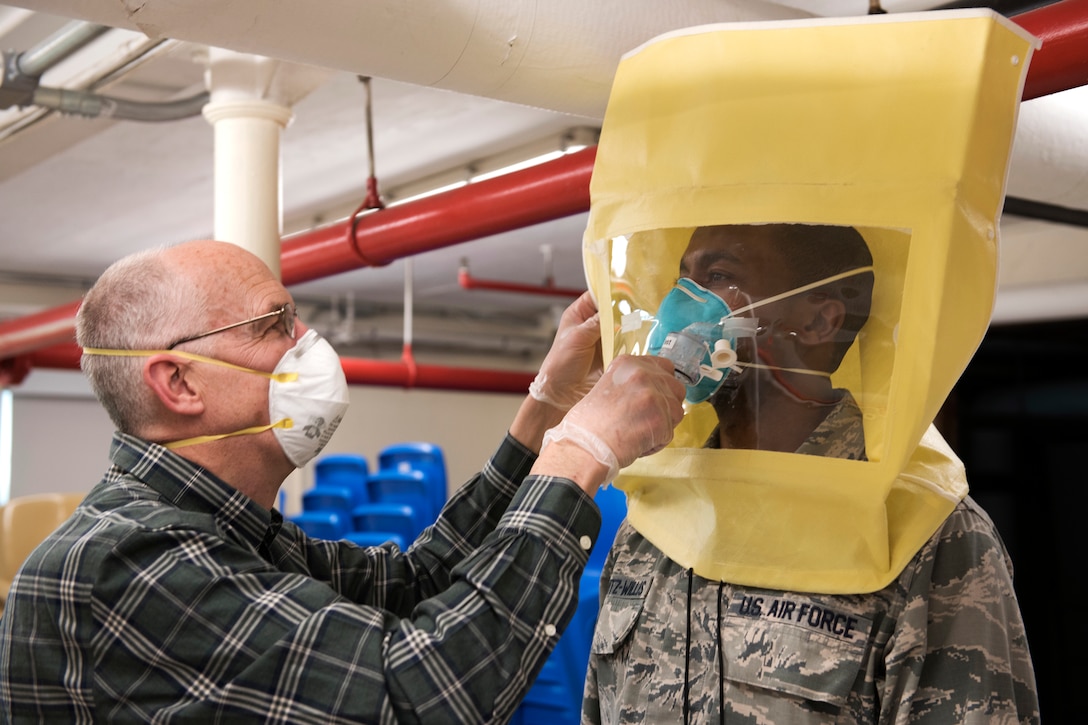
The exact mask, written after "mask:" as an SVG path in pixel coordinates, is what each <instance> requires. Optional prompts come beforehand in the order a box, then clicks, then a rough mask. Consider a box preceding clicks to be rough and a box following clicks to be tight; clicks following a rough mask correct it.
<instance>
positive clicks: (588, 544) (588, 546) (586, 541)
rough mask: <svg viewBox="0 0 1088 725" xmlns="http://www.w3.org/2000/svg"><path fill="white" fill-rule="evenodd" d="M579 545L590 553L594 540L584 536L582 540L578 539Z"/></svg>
mask: <svg viewBox="0 0 1088 725" xmlns="http://www.w3.org/2000/svg"><path fill="white" fill-rule="evenodd" d="M578 543H579V544H580V545H581V547H582V548H583V549H585V550H586V551H589V550H590V549H592V548H593V539H591V538H589V537H588V536H583V537H582V538H580V539H578Z"/></svg>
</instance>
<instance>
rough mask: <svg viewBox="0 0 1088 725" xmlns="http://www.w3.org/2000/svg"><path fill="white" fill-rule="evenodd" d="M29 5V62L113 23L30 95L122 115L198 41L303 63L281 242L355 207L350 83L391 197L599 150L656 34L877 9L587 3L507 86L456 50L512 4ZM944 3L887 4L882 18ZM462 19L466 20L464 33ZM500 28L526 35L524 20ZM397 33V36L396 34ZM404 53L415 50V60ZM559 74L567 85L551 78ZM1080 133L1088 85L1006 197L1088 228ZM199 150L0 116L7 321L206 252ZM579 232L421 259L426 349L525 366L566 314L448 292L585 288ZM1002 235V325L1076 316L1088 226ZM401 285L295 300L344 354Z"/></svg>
mask: <svg viewBox="0 0 1088 725" xmlns="http://www.w3.org/2000/svg"><path fill="white" fill-rule="evenodd" d="M25 5H26V6H27V7H32V8H33V10H30V9H24V8H22V7H16V6H0V48H2V49H5V50H15V51H19V50H26V49H29V48H32V47H34V46H35V45H36V44H38V43H40V42H41V41H42V40H43V39H44V38H46V37H47V36H49V35H50V33H53V32H54V31H56V30H57V29H58V28H61V27H62V26H64V24H65V23H67V22H69V21H70V20H71V19H78V20H83V21H89V22H93V23H98V24H103V25H108V26H111V27H114V28H117V29H116V30H111V31H109V32H108V33H106V34H104V35H102V36H101V37H100V38H98V39H97V40H95V41H94V42H93V43H91V44H90V45H88V46H87V47H86V48H84V49H83V50H81V51H80V52H79V53H77V54H75V55H73V56H72V57H71V58H69V59H68V60H66V61H64V62H63V63H61V64H59V65H57V66H56V67H55V68H53V69H52V70H51V71H50V72H49V73H47V74H46V76H45V77H43V80H42V83H43V85H54V86H63V87H67V88H91V89H94V90H95V91H96V92H99V93H108V94H109V95H114V96H120V97H124V98H130V99H133V100H146V101H166V100H174V99H178V98H184V97H186V96H190V95H192V94H194V93H197V92H200V91H201V90H203V89H204V83H205V77H204V72H205V71H204V64H203V62H204V59H205V58H206V56H207V48H208V46H222V47H229V48H231V49H233V50H238V51H243V52H252V53H259V54H261V55H266V56H270V57H274V58H282V59H283V60H284V61H285V62H290V63H291V65H292V67H297V68H298V69H299V72H297V73H296V74H295V77H297V78H299V79H301V80H300V81H299V86H298V88H297V89H296V92H295V95H296V96H297V102H295V103H294V104H293V111H294V118H293V121H292V123H291V124H290V126H289V127H288V128H287V129H286V131H285V132H284V133H283V137H282V196H283V215H284V227H285V232H287V233H291V232H295V231H299V230H303V229H306V228H310V227H313V226H319V225H322V224H326V223H329V222H331V221H333V220H335V219H338V218H342V217H344V216H346V215H347V214H349V213H350V212H351V211H352V210H353V209H354V208H355V207H356V206H357V205H358V203H359V201H360V200H361V199H362V198H363V197H364V196H365V193H366V178H367V176H368V163H369V157H368V153H367V143H366V97H367V96H366V87H365V86H364V85H363V83H361V82H360V80H359V77H358V76H359V74H366V75H370V76H373V80H372V81H371V85H370V92H371V97H372V103H373V134H374V136H373V141H374V164H375V171H376V175H377V177H378V179H379V184H380V188H381V189H382V191H383V192H384V193H385V195H386V196H387V198H392V197H393V196H395V195H396V194H397V193H401V194H402V195H403V194H404V193H407V191H406V190H407V189H409V188H410V187H411V186H412V185H413V184H415V183H417V182H419V181H420V180H423V179H427V178H432V179H439V178H440V177H441V175H442V174H443V173H445V172H450V173H453V172H454V171H455V170H458V169H464V168H465V167H467V166H468V165H470V164H474V163H476V164H478V163H479V162H480V161H481V160H484V159H489V158H492V157H496V156H502V155H503V154H507V155H509V156H512V157H513V156H517V155H518V154H519V153H521V154H523V155H532V153H535V151H537V150H539V148H540V146H541V144H544V143H551V144H554V145H556V146H558V144H559V143H560V138H561V136H562V135H563V134H564V132H565V131H567V130H569V129H582V130H583V131H584V130H586V129H588V130H589V133H590V134H591V133H592V130H593V129H595V128H596V127H597V126H598V125H599V118H600V115H601V112H602V111H603V103H604V99H605V98H606V97H607V86H608V82H609V78H610V76H609V73H610V69H609V64H611V68H614V64H615V62H617V61H618V57H619V54H620V53H622V52H624V51H625V50H627V49H629V48H631V47H634V46H635V45H637V44H638V43H639V42H641V41H642V40H645V39H647V38H649V37H652V36H653V35H656V34H658V33H659V32H662V31H664V30H668V29H671V28H674V27H682V26H684V25H690V24H695V23H697V22H706V21H707V20H715V19H716V20H724V21H729V20H744V19H760V18H772V17H799V16H803V15H808V14H814V15H828V16H832V15H835V16H837V15H849V14H857V15H861V14H864V13H865V12H866V11H867V10H868V2H867V1H866V0H839V1H837V2H835V1H831V0H794V1H792V2H788V3H786V2H784V3H781V4H774V3H764V2H759V0H743V1H742V2H726V1H725V0H721V1H720V2H714V0H701V1H691V0H689V1H688V2H683V3H676V4H670V8H671V9H670V10H669V11H665V10H663V9H662V7H661V4H660V3H657V2H649V1H648V0H647V1H646V2H631V3H625V12H626V13H627V15H628V17H625V18H624V22H623V23H621V24H619V25H620V27H617V23H614V22H612V23H610V22H608V20H609V13H610V12H611V14H612V15H614V12H612V11H609V10H608V8H607V7H604V8H600V9H597V10H594V9H592V8H590V9H587V8H586V7H583V6H586V5H594V7H596V6H597V5H601V6H608V5H609V4H608V3H600V4H586V3H575V2H566V1H564V2H560V3H556V7H554V8H552V10H551V11H550V12H553V13H567V14H568V15H569V16H570V22H568V23H567V24H565V25H564V24H557V23H555V22H554V18H553V19H551V22H547V21H548V20H549V19H542V18H533V19H532V20H533V21H534V23H535V24H532V27H531V28H530V29H531V30H532V31H533V35H532V37H533V39H534V41H536V45H535V46H532V45H530V47H529V48H528V49H527V50H523V51H521V52H522V53H523V56H522V57H521V58H519V59H518V61H519V63H518V64H517V65H518V68H519V70H518V71H517V72H513V71H505V70H504V71H501V73H496V72H495V71H494V69H493V68H490V67H489V66H488V65H487V64H486V63H485V62H483V61H482V60H479V59H473V58H472V57H471V56H472V55H473V49H474V48H477V47H478V46H477V45H474V44H471V43H470V44H468V45H458V43H457V42H455V41H456V40H457V38H456V36H457V34H458V33H461V32H466V33H469V34H471V33H473V32H475V33H476V34H477V35H481V34H483V31H482V30H481V28H483V29H485V30H486V29H487V27H488V26H487V23H483V22H481V18H486V17H491V16H493V15H502V14H511V13H514V10H512V9H511V8H515V9H517V10H519V11H520V12H521V13H522V14H524V12H525V9H524V8H522V7H521V6H522V4H521V3H509V2H499V0H495V1H494V2H487V1H485V0H480V1H478V2H470V1H469V0H458V1H456V2H448V3H442V4H436V3H426V4H423V3H421V4H419V5H418V8H426V9H428V11H434V12H440V16H437V17H436V16H434V14H433V13H431V14H421V15H418V16H416V15H415V14H414V13H415V12H416V10H413V9H406V8H417V6H416V5H410V6H405V5H404V4H403V3H402V2H392V1H390V2H377V1H376V2H372V3H370V4H364V5H365V9H364V10H360V4H359V3H357V2H348V1H347V0H343V1H337V2H329V3H323V4H322V8H323V11H322V16H321V17H315V16H314V10H313V8H314V5H313V4H312V3H306V2H295V3H278V4H277V5H276V8H277V11H276V13H272V12H271V11H269V12H257V10H256V9H255V8H256V7H257V6H261V7H267V6H266V5H263V4H261V3H257V4H256V5H254V4H253V3H250V2H242V3H230V4H223V3H219V2H216V1H213V0H200V1H197V0H192V1H191V2H188V3H181V4H178V3H173V4H170V3H156V2H149V3H145V4H144V5H143V6H142V9H140V10H139V11H137V10H134V9H131V8H130V4H128V3H124V2H114V3H84V2H80V1H79V0H44V1H39V2H29V1H28V2H26V3H25ZM936 6H937V3H932V2H929V3H925V2H909V1H906V0H904V1H902V2H895V1H893V0H884V2H883V7H884V9H886V10H887V11H889V12H906V11H917V10H927V9H932V8H934V7H936ZM469 11H471V13H475V15H474V16H473V17H471V18H466V17H464V16H465V15H466V13H468V12H469ZM394 13H400V14H401V15H402V16H403V15H407V17H399V18H398V17H396V16H394V15H393V14H394ZM351 18H354V22H348V20H349V19H351ZM390 18H391V19H390ZM511 22H513V23H514V24H515V25H518V26H519V27H521V26H523V25H526V24H528V23H529V21H528V20H527V19H525V18H521V17H518V18H514V19H513V20H511ZM299 28H304V30H302V31H301V32H300V31H299V30H298V29H299ZM390 28H395V29H397V30H396V33H395V35H397V36H398V37H390V36H391V34H394V33H393V31H391V30H390ZM560 31H563V32H560ZM523 32H528V30H523ZM423 33H426V34H427V37H421V35H422V34H423ZM549 33H550V35H549ZM446 41H448V42H446ZM410 43H416V44H423V46H424V47H425V49H426V52H417V49H416V48H413V47H411V45H410ZM447 45H448V46H449V47H445V46H447ZM527 45H529V44H527ZM591 50H592V52H591ZM483 53H484V51H482V50H481V51H479V52H478V53H477V54H478V55H482V54H483ZM451 54H452V55H451ZM530 55H531V56H532V57H529V56H530ZM590 56H592V57H590ZM136 59H138V60H136ZM130 61H131V62H130ZM126 62H128V65H127V66H126V68H125V70H124V71H123V72H119V73H116V74H113V75H110V76H107V77H106V78H105V79H100V78H99V77H98V76H99V75H101V74H102V72H103V70H102V69H104V68H109V67H117V66H119V65H122V64H123V63H126ZM549 64H550V65H549ZM556 68H561V69H562V71H561V72H558V73H557V72H551V71H553V70H554V69H556ZM572 77H574V78H578V79H579V80H578V82H577V83H575V82H572V81H571V80H570V79H571V78H572ZM1086 128H1088V89H1085V88H1080V89H1075V90H1073V91H1066V92H1063V93H1059V94H1055V95H1052V96H1048V97H1044V98H1040V99H1035V100H1032V101H1028V102H1025V103H1024V105H1023V106H1022V111H1021V129H1020V132H1019V133H1018V136H1017V141H1016V145H1015V146H1014V160H1013V165H1012V171H1011V173H1010V181H1009V189H1008V190H1009V195H1010V196H1014V197H1017V198H1021V199H1025V200H1031V201H1034V202H1041V203H1044V204H1046V205H1047V207H1046V208H1047V209H1049V208H1051V207H1053V206H1055V205H1056V206H1059V207H1063V208H1067V209H1071V210H1074V211H1079V212H1080V214H1081V215H1082V216H1083V215H1085V214H1088V163H1086V162H1085V160H1086V159H1088V133H1086V132H1085V131H1084V129H1086ZM1055 129H1058V130H1055ZM212 141H213V138H212V128H211V126H210V125H209V123H208V122H207V121H206V120H205V119H204V118H203V117H201V116H195V117H192V118H187V119H185V120H179V121H172V122H167V123H139V122H132V121H115V120H110V119H105V118H97V119H87V118H76V117H66V116H61V115H60V114H58V113H55V112H54V113H46V112H43V111H42V110H41V109H36V108H34V107H29V108H23V109H20V108H11V109H8V110H6V111H0V320H3V319H7V318H12V317H19V316H22V315H26V314H29V313H32V312H35V311H38V310H41V309H47V308H50V307H53V306H57V305H60V304H63V303H66V302H70V301H72V300H74V299H77V298H78V297H79V295H80V294H81V292H82V291H83V290H84V289H85V288H86V286H87V285H88V284H89V283H90V282H92V281H93V280H94V278H95V277H96V276H97V275H98V274H99V273H101V271H102V270H103V269H105V267H106V266H108V265H109V264H110V263H111V262H112V261H114V260H116V259H118V258H119V257H121V256H123V255H125V254H128V253H130V252H133V251H136V250H139V249H143V248H147V247H150V246H155V245H160V244H168V243H173V242H177V241H181V240H185V239H193V238H200V237H208V236H210V235H212V229H213V208H212V207H213V184H212V182H213V166H212V159H213V143H212ZM531 152H532V153H531ZM436 183H437V182H436ZM1074 218H1075V217H1074ZM584 224H585V215H584V214H578V215H574V216H571V217H568V218H565V219H562V220H559V221H554V222H549V223H546V224H542V225H538V226H535V227H531V228H527V229H523V230H520V231H518V232H512V233H507V234H503V235H499V236H496V237H490V238H486V239H481V240H477V241H472V242H468V243H465V244H461V245H457V246H455V247H450V248H447V249H444V250H439V251H435V252H428V253H426V254H423V255H419V256H417V257H414V258H412V261H411V274H412V280H413V299H414V304H415V311H416V314H417V315H419V317H420V319H421V321H422V324H424V325H426V324H427V323H426V320H427V319H428V318H433V319H435V320H439V322H437V323H435V324H433V325H432V326H431V327H432V330H433V335H434V339H435V342H436V344H440V343H442V342H443V340H444V341H445V342H446V343H449V342H450V340H449V339H447V338H451V337H452V338H458V337H460V338H461V339H467V338H468V337H472V336H477V337H494V338H496V339H498V338H502V339H505V340H507V342H504V343H503V344H502V345H501V346H499V347H492V348H490V350H491V352H494V351H496V350H499V348H500V347H501V348H502V349H509V350H512V351H514V352H524V351H534V350H538V349H539V345H541V344H545V343H546V341H547V336H548V334H549V333H550V320H552V319H553V315H554V313H555V311H556V310H557V309H558V308H561V306H562V305H563V304H565V300H564V299H562V298H558V297H557V298H548V297H541V296H538V295H513V294H506V293H499V292H487V291H467V290H464V289H461V288H460V287H459V286H458V283H457V271H458V267H459V265H460V263H461V261H462V260H463V259H467V261H468V263H469V266H470V268H471V271H472V273H473V274H474V275H476V276H480V277H485V278H493V279H502V280H509V281H512V282H522V283H527V284H539V283H541V282H543V280H544V277H545V275H546V273H547V272H548V271H550V272H551V273H552V275H553V278H554V282H555V284H556V285H557V286H560V287H584V281H583V275H582V266H581V251H580V246H581V234H582V229H583V227H584ZM1002 234H1003V242H1002V243H1003V245H1004V248H1003V252H1004V255H1005V256H1004V260H1003V267H1002V273H1001V274H1002V276H1001V291H1000V293H999V299H998V312H997V317H996V319H998V320H999V321H1000V320H1006V321H1013V320H1020V319H1054V318H1059V317H1084V316H1088V230H1086V229H1085V228H1084V227H1083V226H1078V225H1076V224H1065V223H1054V222H1053V221H1045V220H1041V219H1038V218H1031V217H1029V216H1013V215H1010V214H1008V213H1006V215H1005V218H1004V219H1003V222H1002ZM545 247H546V248H547V250H546V249H545ZM548 250H550V251H548ZM546 255H550V257H549V258H550V259H551V260H552V261H551V265H552V266H551V267H548V266H546V263H545V259H546ZM405 268H406V263H405V262H404V261H400V262H395V263H393V264H390V265H388V266H386V267H381V268H367V269H362V270H358V271H355V272H350V273H344V274H340V275H336V276H334V277H330V278H326V279H322V280H318V281H313V282H307V283H305V284H301V285H298V286H296V287H293V288H292V292H293V293H294V294H295V295H296V297H298V298H299V299H300V300H302V301H304V302H306V303H308V304H309V310H310V312H311V314H312V315H314V316H315V318H318V317H319V318H320V319H321V320H322V324H325V325H326V326H327V331H328V330H332V326H333V324H334V323H335V322H336V320H334V319H331V318H330V315H332V316H336V314H337V313H338V314H339V316H340V318H342V317H343V316H344V313H345V311H346V310H348V311H350V310H353V311H354V314H355V316H356V317H355V327H354V328H353V329H354V332H355V335H356V338H357V339H356V343H358V344H366V340H368V339H369V340H370V343H371V345H372V346H374V347H377V342H376V341H378V340H379V338H381V339H384V340H385V341H386V343H388V344H394V343H395V340H394V339H391V338H395V337H396V335H395V334H392V333H390V331H389V328H390V324H392V323H393V322H395V318H396V317H397V315H399V309H400V306H401V304H402V302H403V299H404V288H405V279H406V277H405ZM451 315H453V316H457V317H459V318H461V319H462V320H463V321H464V320H468V321H469V322H466V323H465V324H470V323H471V324H472V325H476V327H472V326H468V327H464V328H462V329H463V330H464V332H462V333H458V334H452V335H451V334H447V335H446V336H445V338H443V336H442V334H441V330H442V329H443V328H445V329H447V330H448V329H449V325H448V324H447V323H443V322H441V320H442V319H443V318H448V317H449V316H451ZM368 319H369V320H372V321H373V322H367V320H368ZM378 320H380V321H381V324H379V323H378V322H377V321H378ZM315 321H316V320H315ZM339 324H341V325H343V324H344V323H343V320H342V319H341V321H340V323H339ZM379 328H380V329H379ZM504 336H505V337H504ZM343 339H344V341H345V344H346V341H347V338H346V337H345V338H343ZM509 340H514V341H515V342H514V343H509ZM518 340H521V342H518Z"/></svg>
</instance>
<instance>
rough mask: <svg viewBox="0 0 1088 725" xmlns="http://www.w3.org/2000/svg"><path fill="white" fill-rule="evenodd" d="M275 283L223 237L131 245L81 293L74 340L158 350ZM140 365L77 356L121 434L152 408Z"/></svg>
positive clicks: (130, 360)
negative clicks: (134, 247) (137, 247)
mask: <svg viewBox="0 0 1088 725" xmlns="http://www.w3.org/2000/svg"><path fill="white" fill-rule="evenodd" d="M278 284H279V282H278V281H277V280H276V278H275V276H274V275H273V274H272V272H271V270H269V269H268V267H267V265H265V264H264V262H262V261H261V260H260V259H259V258H258V257H256V256H255V255H253V254H252V253H250V252H248V251H246V250H244V249H242V248H241V247H239V246H237V245H234V244H228V243H226V242H216V241H209V240H201V241H194V242H186V243H184V244H179V245H176V246H172V247H165V248H157V249H152V250H147V251H143V252H137V253H135V254H132V255H130V256H128V257H125V258H123V259H121V260H119V261H117V262H115V263H114V264H112V265H111V266H110V267H109V268H108V269H107V270H106V271H105V272H103V273H102V276H101V277H99V279H98V281H97V282H96V283H95V285H94V286H93V287H92V288H91V289H90V291H89V292H87V294H86V295H85V296H84V298H83V303H82V305H81V306H80V308H79V312H78V313H77V315H76V341H77V342H78V344H79V345H80V346H81V347H84V348H87V347H91V348H104V349H117V350H158V349H163V348H166V347H168V346H169V345H171V344H172V343H173V342H175V341H176V340H180V339H182V338H183V337H187V336H190V335H194V334H197V333H200V332H201V331H204V330H208V329H211V327H213V326H215V324H216V323H217V320H222V319H225V318H226V317H228V316H229V315H230V314H232V312H233V311H234V310H238V309H241V308H242V307H243V306H244V297H245V294H246V293H247V291H248V290H249V289H252V288H253V287H255V286H258V285H278ZM193 351H194V352H198V351H199V350H198V349H194V350H193ZM141 365H142V361H141V359H140V358H125V357H105V356H93V355H84V356H83V358H82V361H81V367H82V369H83V372H84V374H86V375H87V377H88V379H89V380H90V383H91V387H92V388H93V389H94V391H95V394H96V395H97V396H98V399H99V400H100V401H101V403H102V405H103V407H105V409H106V411H107V412H108V413H109V415H110V419H111V420H112V421H113V423H114V425H116V426H117V428H118V430H121V431H123V432H126V433H134V432H137V431H138V430H139V429H140V427H141V425H142V424H143V423H144V422H146V420H147V417H148V416H149V415H151V414H152V410H153V396H152V395H151V393H150V391H149V390H147V388H146V387H145V386H144V385H143V384H142V382H141Z"/></svg>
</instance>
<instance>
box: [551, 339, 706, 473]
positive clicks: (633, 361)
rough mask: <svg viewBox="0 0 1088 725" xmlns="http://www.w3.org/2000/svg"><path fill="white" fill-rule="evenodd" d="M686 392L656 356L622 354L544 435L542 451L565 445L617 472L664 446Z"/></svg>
mask: <svg viewBox="0 0 1088 725" xmlns="http://www.w3.org/2000/svg"><path fill="white" fill-rule="evenodd" d="M685 392H686V388H685V387H684V385H683V383H681V382H680V381H679V380H677V379H676V376H675V375H674V374H673V366H672V363H671V362H669V361H668V360H666V359H664V358H660V357H646V356H638V357H636V356H631V355H621V356H619V357H617V358H616V359H615V360H613V361H612V363H611V364H610V365H609V366H608V370H606V371H605V373H604V375H603V376H602V377H601V379H600V380H599V381H598V382H597V384H596V385H594V386H593V389H592V390H591V391H590V392H589V393H588V394H587V395H586V396H585V397H584V398H583V399H582V400H581V401H579V402H578V403H577V404H576V405H575V406H574V407H573V408H571V409H570V412H569V413H567V415H566V416H565V417H564V418H563V421H562V422H561V423H560V424H559V425H557V426H556V427H555V428H552V429H550V430H548V431H547V432H546V433H545V434H544V446H543V447H544V448H546V447H547V446H548V445H550V444H551V443H554V442H557V441H560V440H566V441H568V442H571V443H574V444H575V445H577V446H578V447H580V448H582V449H583V450H585V451H587V452H588V453H589V454H590V455H592V456H593V458H595V459H596V460H597V461H598V462H599V463H601V464H603V465H604V466H606V467H607V468H608V475H607V476H606V478H605V481H610V480H612V479H613V478H614V477H615V476H616V474H617V473H618V472H619V469H621V468H624V467H626V466H629V465H631V463H633V462H634V461H635V459H636V458H640V457H642V456H645V455H649V454H651V453H656V452H657V451H659V450H661V449H662V448H664V447H665V446H666V445H668V443H669V441H671V440H672V436H673V429H674V428H676V426H677V424H679V423H680V420H681V419H682V418H683V417H684V406H683V401H684V394H685Z"/></svg>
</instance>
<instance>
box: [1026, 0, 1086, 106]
mask: <svg viewBox="0 0 1088 725" xmlns="http://www.w3.org/2000/svg"><path fill="white" fill-rule="evenodd" d="M1011 20H1012V21H1013V22H1014V23H1016V24H1017V25H1019V26H1020V27H1022V28H1023V29H1024V30H1026V31H1028V32H1029V33H1031V34H1032V35H1034V36H1035V37H1037V38H1039V39H1040V40H1042V41H1043V45H1042V47H1041V48H1040V49H1039V50H1038V52H1036V53H1035V55H1034V56H1032V59H1031V65H1030V66H1028V76H1027V78H1026V79H1025V81H1024V95H1023V97H1022V100H1025V101H1026V100H1029V99H1031V98H1038V97H1039V96H1045V95H1048V94H1051V93H1057V92H1058V91H1066V90H1069V89H1070V88H1079V87H1080V86H1084V85H1088V0H1064V2H1059V3H1053V4H1051V5H1045V6H1043V7H1041V8H1037V9H1035V10H1031V11H1029V12H1026V13H1021V14H1020V15H1016V16H1013V17H1012V18H1011Z"/></svg>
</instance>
